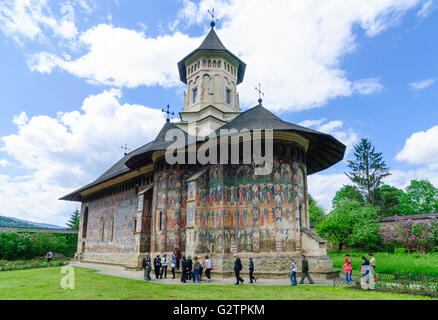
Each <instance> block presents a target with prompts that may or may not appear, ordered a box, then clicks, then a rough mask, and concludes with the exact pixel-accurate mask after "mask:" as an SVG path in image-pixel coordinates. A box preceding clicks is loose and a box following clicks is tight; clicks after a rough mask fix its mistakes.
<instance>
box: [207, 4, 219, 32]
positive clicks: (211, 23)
mask: <svg viewBox="0 0 438 320" xmlns="http://www.w3.org/2000/svg"><path fill="white" fill-rule="evenodd" d="M207 12H208V14H209V15H210V16H211V22H210V26H211V27H212V28H214V26H215V25H216V22H215V21H214V18H216V17H215V15H214V8H213V9H211V11H210V10H207ZM216 21H219V20H218V19H216Z"/></svg>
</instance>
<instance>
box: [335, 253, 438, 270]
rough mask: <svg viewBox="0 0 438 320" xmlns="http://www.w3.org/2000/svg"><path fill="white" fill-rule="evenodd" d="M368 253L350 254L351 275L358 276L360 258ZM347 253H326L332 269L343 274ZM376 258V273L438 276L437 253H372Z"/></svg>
mask: <svg viewBox="0 0 438 320" xmlns="http://www.w3.org/2000/svg"><path fill="white" fill-rule="evenodd" d="M368 253H369V252H357V253H353V252H350V255H351V259H352V260H353V275H360V272H359V270H360V264H361V263H362V259H361V257H362V256H366V257H367V258H369V256H368ZM346 254H347V252H328V255H329V256H330V257H331V258H332V259H333V267H334V268H337V269H340V270H341V273H344V271H343V270H342V266H343V265H344V259H345V255H346ZM374 256H375V258H376V273H379V272H383V273H394V272H395V271H407V270H410V271H414V272H421V273H433V274H436V275H438V254H437V253H428V254H420V253H409V254H408V253H399V254H395V253H387V252H377V253H374Z"/></svg>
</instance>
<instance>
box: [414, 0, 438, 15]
mask: <svg viewBox="0 0 438 320" xmlns="http://www.w3.org/2000/svg"><path fill="white" fill-rule="evenodd" d="M435 8H436V3H435V0H427V1H425V2H424V3H423V6H422V7H421V9H420V10H419V11H418V12H417V17H419V18H427V17H428V16H429V15H430V13H431V12H432V11H433V10H435Z"/></svg>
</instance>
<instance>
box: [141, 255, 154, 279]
mask: <svg viewBox="0 0 438 320" xmlns="http://www.w3.org/2000/svg"><path fill="white" fill-rule="evenodd" d="M142 267H143V272H144V274H143V276H144V277H143V278H144V280H146V281H151V270H152V265H151V257H149V253H146V254H145V256H144V257H143V263H142Z"/></svg>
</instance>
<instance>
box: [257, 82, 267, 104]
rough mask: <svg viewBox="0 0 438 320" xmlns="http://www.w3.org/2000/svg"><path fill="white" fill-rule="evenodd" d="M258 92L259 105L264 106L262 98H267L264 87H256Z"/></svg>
mask: <svg viewBox="0 0 438 320" xmlns="http://www.w3.org/2000/svg"><path fill="white" fill-rule="evenodd" d="M255 89H256V91H257V92H258V93H259V104H260V105H261V104H262V101H263V100H262V96H265V94H264V93H263V92H262V85H261V84H260V83H259V86H258V87H255Z"/></svg>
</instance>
